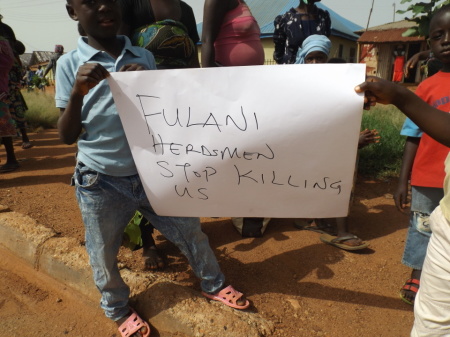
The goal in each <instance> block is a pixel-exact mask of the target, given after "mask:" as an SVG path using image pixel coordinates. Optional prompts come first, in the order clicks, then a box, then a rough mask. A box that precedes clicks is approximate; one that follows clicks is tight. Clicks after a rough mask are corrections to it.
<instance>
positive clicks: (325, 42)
mask: <svg viewBox="0 0 450 337" xmlns="http://www.w3.org/2000/svg"><path fill="white" fill-rule="evenodd" d="M330 49H331V41H330V39H328V38H327V37H326V36H323V35H310V36H308V37H307V38H306V39H305V41H303V44H302V47H301V48H300V49H299V50H298V52H297V57H296V59H295V64H311V63H326V62H327V60H328V55H329V54H330Z"/></svg>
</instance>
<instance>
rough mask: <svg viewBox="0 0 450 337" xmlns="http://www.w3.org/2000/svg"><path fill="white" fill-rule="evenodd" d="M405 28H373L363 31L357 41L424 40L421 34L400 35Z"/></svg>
mask: <svg viewBox="0 0 450 337" xmlns="http://www.w3.org/2000/svg"><path fill="white" fill-rule="evenodd" d="M404 31H405V29H392V30H375V31H367V32H364V33H363V34H362V35H361V37H360V38H359V39H358V42H359V43H376V42H416V41H424V40H425V38H424V37H422V36H407V37H406V36H402V34H403V32H404Z"/></svg>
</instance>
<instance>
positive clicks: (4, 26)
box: [0, 14, 16, 48]
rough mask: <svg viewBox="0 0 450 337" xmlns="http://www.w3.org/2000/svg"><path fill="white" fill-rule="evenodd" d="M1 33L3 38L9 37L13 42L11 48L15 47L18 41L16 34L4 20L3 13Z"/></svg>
mask: <svg viewBox="0 0 450 337" xmlns="http://www.w3.org/2000/svg"><path fill="white" fill-rule="evenodd" d="M0 35H1V36H3V38H5V39H7V40H8V41H10V43H11V48H13V47H14V43H15V42H16V35H15V34H14V30H13V29H12V28H11V27H10V26H8V25H7V24H6V23H4V22H3V15H1V14H0Z"/></svg>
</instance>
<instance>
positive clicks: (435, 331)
mask: <svg viewBox="0 0 450 337" xmlns="http://www.w3.org/2000/svg"><path fill="white" fill-rule="evenodd" d="M429 36H430V39H429V41H430V46H431V48H432V49H433V53H434V54H435V56H437V57H439V58H440V59H441V60H442V61H443V68H442V69H441V73H438V74H437V75H439V78H441V83H440V84H441V85H442V86H444V83H446V84H447V83H449V82H450V55H449V51H448V50H449V40H450V38H449V37H450V5H445V6H442V7H441V8H440V9H439V10H438V11H437V12H436V13H435V14H434V16H433V17H432V19H431V21H430V34H429ZM433 77H434V76H433ZM439 88H440V86H439V85H437V86H436V87H435V88H433V92H436V93H439V92H440V89H439ZM436 89H437V90H436ZM355 91H356V92H365V94H366V97H365V106H366V108H370V106H373V105H375V103H376V102H379V103H382V104H390V103H392V104H394V105H395V106H396V107H397V108H399V109H400V110H401V111H403V112H404V113H405V114H406V115H407V116H408V117H410V118H411V120H412V121H414V123H416V124H417V125H418V126H419V127H420V128H421V129H422V130H423V131H424V132H425V133H426V134H428V135H429V136H430V137H433V138H434V139H435V140H437V141H439V142H441V143H442V144H445V146H447V147H450V132H449V130H450V115H449V113H448V108H447V109H445V110H442V109H436V108H439V107H440V104H436V105H428V104H426V102H424V101H423V100H421V99H420V98H418V97H417V96H416V95H414V94H413V93H412V92H411V91H410V90H408V89H405V88H403V87H401V86H399V85H395V84H392V83H389V82H387V81H384V80H381V79H377V78H369V79H368V80H367V81H366V82H365V83H362V84H360V85H358V86H357V87H356V88H355ZM442 94H444V93H442ZM448 95H449V94H448V90H447V92H446V94H445V96H441V97H443V99H442V100H441V103H444V102H446V101H449V96H448ZM422 140H423V139H422ZM422 140H421V142H422ZM445 173H446V175H445V178H444V183H443V186H444V197H443V199H442V200H441V201H440V202H439V205H438V206H437V207H436V209H435V210H434V211H433V212H432V214H431V215H430V217H429V224H430V229H431V231H432V232H433V234H432V235H431V238H430V241H429V243H428V247H427V251H426V255H425V260H424V263H423V269H422V274H421V280H420V282H421V284H420V289H419V291H418V293H417V296H416V297H415V301H414V326H413V328H412V331H411V336H412V337H419V336H420V337H436V336H448V332H449V329H450V316H449V309H450V284H449V281H448V280H449V279H450V263H449V261H450V240H449V238H450V190H449V188H450V155H447V158H446V159H445Z"/></svg>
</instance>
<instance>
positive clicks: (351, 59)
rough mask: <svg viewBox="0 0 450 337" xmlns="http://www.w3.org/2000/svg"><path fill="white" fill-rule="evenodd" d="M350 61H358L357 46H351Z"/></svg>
mask: <svg viewBox="0 0 450 337" xmlns="http://www.w3.org/2000/svg"><path fill="white" fill-rule="evenodd" d="M348 62H350V63H355V62H356V48H350V57H349V60H348Z"/></svg>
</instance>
